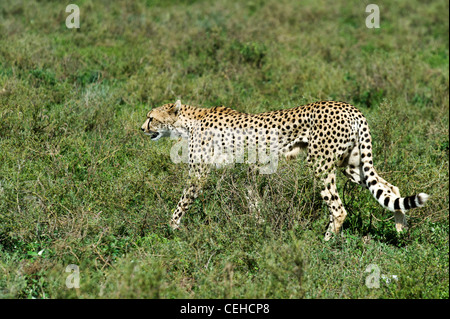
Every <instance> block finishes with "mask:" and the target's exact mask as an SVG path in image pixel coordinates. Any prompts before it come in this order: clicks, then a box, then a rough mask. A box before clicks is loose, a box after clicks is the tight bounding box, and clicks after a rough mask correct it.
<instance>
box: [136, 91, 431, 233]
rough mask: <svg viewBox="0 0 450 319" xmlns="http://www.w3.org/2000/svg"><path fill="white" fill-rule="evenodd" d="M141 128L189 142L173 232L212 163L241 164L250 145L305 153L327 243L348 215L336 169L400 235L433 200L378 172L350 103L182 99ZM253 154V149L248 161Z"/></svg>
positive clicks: (365, 132)
mask: <svg viewBox="0 0 450 319" xmlns="http://www.w3.org/2000/svg"><path fill="white" fill-rule="evenodd" d="M141 130H142V131H143V132H144V133H145V134H146V135H149V136H150V139H151V140H153V141H157V140H159V139H160V138H162V137H168V136H171V137H181V138H183V139H185V140H186V141H187V149H188V155H187V156H186V158H187V162H188V163H189V181H188V185H187V187H186V188H185V189H184V191H183V195H182V197H181V199H180V200H179V202H178V205H177V207H176V209H175V211H174V213H173V216H172V219H171V221H170V225H171V227H172V228H173V229H177V228H179V227H180V221H181V218H182V217H183V215H184V214H185V213H186V211H187V210H188V208H189V206H190V205H191V204H192V202H193V201H194V200H195V199H196V198H197V197H198V195H199V193H200V192H201V189H202V186H203V185H204V184H205V182H206V179H207V177H208V172H209V169H210V168H211V167H212V166H213V165H211V164H214V163H216V164H217V161H220V160H221V159H222V160H223V158H225V161H226V159H227V156H225V157H223V156H222V155H223V154H231V155H234V157H235V158H234V159H235V160H236V158H241V159H242V158H243V157H242V150H243V149H245V148H253V149H256V150H259V151H260V152H259V153H258V157H261V158H262V157H264V156H262V154H267V153H266V151H267V150H269V151H270V152H269V153H271V154H272V157H273V155H275V158H277V157H278V156H285V157H286V158H287V159H293V158H295V157H296V156H297V155H298V154H299V152H300V150H301V149H306V152H307V157H306V160H307V163H308V165H309V166H310V167H311V168H312V169H313V172H314V175H315V177H316V178H317V179H318V180H319V181H320V183H321V184H320V186H321V192H320V194H321V197H322V199H323V200H324V202H325V203H326V205H327V207H328V210H329V224H328V228H327V230H326V233H325V238H324V239H325V240H329V239H330V238H331V237H332V236H333V235H336V234H338V233H339V231H340V229H341V228H342V224H343V223H344V220H345V217H346V215H347V212H346V210H345V208H344V206H343V204H342V201H341V199H340V198H339V194H338V191H337V189H336V170H337V168H338V167H341V168H343V171H344V175H345V176H347V177H348V178H349V180H350V181H351V182H353V183H356V184H358V185H360V186H362V187H363V188H367V189H368V190H369V191H370V192H371V194H372V195H373V197H374V198H375V199H376V200H377V201H378V202H379V203H380V204H381V205H382V206H383V207H384V208H387V209H388V210H390V211H392V212H394V220H395V227H396V230H397V231H398V232H401V231H402V230H403V229H404V227H406V218H405V211H407V210H409V209H412V208H416V207H422V206H423V205H424V204H425V202H426V201H427V199H428V197H429V196H428V195H427V194H425V193H419V194H418V195H412V196H408V197H401V195H400V192H399V189H398V188H397V187H396V186H393V185H391V184H390V183H388V182H387V181H385V180H384V179H383V178H382V177H380V176H379V175H378V174H377V172H376V170H375V168H374V166H373V160H372V157H373V154H372V153H373V150H372V138H371V135H370V131H369V126H368V123H367V120H366V118H365V117H364V115H363V114H362V113H361V112H360V111H359V110H358V109H357V108H356V107H354V106H352V105H350V104H348V103H345V102H335V101H321V102H315V103H311V104H307V105H303V106H298V107H294V108H291V109H282V110H276V111H271V112H265V113H259V114H247V113H241V112H238V111H235V110H233V109H230V108H227V107H224V106H218V107H213V108H199V107H194V106H190V105H184V104H181V102H180V100H177V101H176V102H175V103H171V104H165V105H163V106H160V107H157V108H154V109H153V110H151V111H150V112H148V113H147V119H146V120H145V122H144V124H143V125H142V127H141ZM238 150H241V151H238ZM233 151H234V153H233ZM238 153H239V154H240V155H239V156H237V155H236V154H238ZM217 155H220V156H217ZM250 157H252V156H251V155H250V151H248V156H247V160H248V159H249V158H250ZM253 158H255V157H254V156H253ZM228 160H230V156H228ZM231 160H233V156H231ZM253 162H254V161H253Z"/></svg>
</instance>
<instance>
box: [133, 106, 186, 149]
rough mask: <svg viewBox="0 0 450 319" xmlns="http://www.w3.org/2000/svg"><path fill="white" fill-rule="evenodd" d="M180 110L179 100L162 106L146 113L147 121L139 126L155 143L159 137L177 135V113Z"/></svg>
mask: <svg viewBox="0 0 450 319" xmlns="http://www.w3.org/2000/svg"><path fill="white" fill-rule="evenodd" d="M180 108H181V102H180V100H178V101H176V102H175V103H171V104H164V105H163V106H160V107H157V108H155V109H153V110H151V111H150V112H148V113H147V119H146V120H145V122H144V124H142V126H141V130H142V132H144V134H146V135H149V136H150V139H151V140H152V141H157V140H159V139H160V138H161V137H167V136H171V135H175V136H176V135H181V134H179V129H178V128H177V121H178V119H179V116H178V112H179V110H180Z"/></svg>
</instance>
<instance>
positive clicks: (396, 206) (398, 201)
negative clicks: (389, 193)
mask: <svg viewBox="0 0 450 319" xmlns="http://www.w3.org/2000/svg"><path fill="white" fill-rule="evenodd" d="M394 209H395V210H399V209H400V198H398V197H397V198H396V199H395V201H394Z"/></svg>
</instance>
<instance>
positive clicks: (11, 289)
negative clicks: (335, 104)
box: [0, 0, 449, 298]
mask: <svg viewBox="0 0 450 319" xmlns="http://www.w3.org/2000/svg"><path fill="white" fill-rule="evenodd" d="M76 3H77V4H78V5H79V7H80V23H81V28H80V29H67V28H66V27H65V19H66V16H67V15H68V14H67V13H65V6H64V5H62V4H60V3H59V2H58V1H46V2H41V1H29V2H26V3H25V2H24V1H12V0H7V1H2V4H1V5H0V297H3V298H448V297H449V271H448V269H449V259H448V256H449V255H448V254H449V250H448V247H449V243H448V237H449V221H448V207H449V206H448V205H449V202H448V201H449V188H448V185H449V169H448V162H449V153H448V152H449V151H448V150H449V148H448V145H449V133H448V127H449V74H448V67H449V40H448V31H449V29H448V2H446V1H433V2H430V3H427V4H425V3H422V2H420V1H397V2H396V3H395V5H394V4H389V3H379V4H378V5H379V7H380V26H381V28H380V29H367V28H366V27H365V18H366V13H365V7H366V5H367V4H369V3H368V2H367V3H366V2H365V1H354V2H351V3H348V2H344V1H334V2H332V3H331V2H324V1H302V2H298V1H290V0H283V1H271V0H257V1H251V2H245V3H243V2H239V1H225V0H220V1H214V2H207V1H181V0H180V1H136V2H133V3H131V4H130V3H128V2H127V1H115V2H114V3H110V2H107V1H95V2H94V1H89V0H84V1H82V0H80V1H77V2H76ZM177 98H181V100H182V102H183V103H188V104H191V105H199V106H205V107H210V106H215V105H227V106H230V107H233V108H235V109H237V110H240V111H245V112H261V111H267V110H275V109H281V108H286V107H293V106H297V105H301V104H306V103H309V102H313V101H316V100H322V99H335V100H343V101H347V102H350V103H352V104H354V105H356V106H357V107H358V108H359V109H361V110H362V112H363V113H364V114H365V115H366V117H367V119H368V121H369V124H370V127H371V132H372V136H373V140H374V145H373V146H374V157H375V166H376V168H377V170H378V171H379V172H380V174H381V175H382V176H383V177H384V178H385V179H386V180H388V181H389V182H390V183H392V184H394V185H396V186H398V187H399V188H400V191H401V193H402V194H405V195H412V194H415V193H419V192H426V193H428V194H431V198H430V200H429V202H428V203H427V205H426V206H425V207H424V208H421V209H417V210H413V211H410V212H408V214H407V217H408V223H409V226H410V227H409V229H408V230H407V231H406V232H405V233H402V234H400V235H398V234H397V233H396V232H395V227H394V222H393V219H392V218H391V217H392V215H391V214H390V213H389V212H387V211H386V210H384V209H383V208H382V207H381V206H380V205H379V204H378V203H377V202H376V201H375V200H374V199H373V198H372V196H371V195H370V194H369V193H368V192H367V191H364V190H362V189H360V188H358V187H354V186H352V185H349V184H346V179H345V177H343V175H342V174H339V175H338V181H337V182H338V187H339V189H340V193H341V197H342V198H343V199H344V202H345V206H346V208H347V210H348V212H349V216H348V217H347V220H346V222H345V224H344V229H343V233H342V236H338V237H336V238H333V239H332V240H331V241H330V242H324V241H323V239H322V238H323V234H324V231H325V228H326V225H327V219H328V217H327V211H326V208H325V206H324V204H323V203H322V200H321V198H320V194H319V190H318V188H317V187H316V183H315V181H314V179H313V178H312V175H311V172H310V171H309V169H308V168H307V167H306V166H305V163H304V156H303V157H301V158H300V160H299V161H298V162H295V163H286V162H284V161H281V162H280V166H279V168H278V170H277V172H276V173H274V174H272V175H258V174H257V171H255V170H254V169H251V168H249V167H247V166H245V165H236V167H231V168H230V167H229V168H224V169H221V170H218V171H214V172H213V173H212V175H211V178H210V180H209V182H208V184H207V185H206V187H205V189H204V191H203V194H202V196H201V197H200V198H199V199H198V200H196V201H195V203H194V205H193V207H192V208H191V209H190V212H189V214H187V215H186V217H185V218H184V219H183V227H182V228H181V229H180V230H178V231H172V230H171V229H170V228H169V227H168V221H169V218H170V215H171V213H172V212H173V210H174V209H175V207H176V203H177V202H178V200H179V198H180V196H181V193H182V190H183V187H184V185H185V180H186V177H187V167H186V165H185V164H174V163H172V161H171V160H170V155H169V154H170V152H169V151H170V147H171V145H172V144H173V141H170V140H161V141H158V142H156V143H153V142H151V141H149V139H148V138H146V137H145V136H143V135H141V132H140V131H139V127H140V125H141V124H142V122H143V121H144V119H145V114H146V113H147V111H148V110H149V109H151V108H152V107H155V106H159V105H161V104H163V103H167V102H173V101H175V100H176V99H177ZM255 207H256V208H255ZM255 209H256V210H257V211H255ZM256 215H259V217H260V218H257V217H256ZM262 220H263V221H262ZM69 264H76V265H78V266H79V269H80V288H79V289H68V288H66V285H65V282H66V278H67V276H68V275H69V273H67V272H66V271H65V269H66V267H67V266H68V265H69ZM371 264H374V265H377V267H378V268H379V269H380V272H381V274H383V275H385V276H392V275H395V276H397V278H398V280H397V281H394V280H392V281H391V282H390V283H389V284H387V283H386V282H385V281H384V280H383V279H380V288H373V289H369V288H368V287H367V286H366V285H365V281H366V278H367V276H369V275H370V274H369V273H367V272H365V270H366V268H367V267H368V266H369V265H371Z"/></svg>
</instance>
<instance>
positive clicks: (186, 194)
mask: <svg viewBox="0 0 450 319" xmlns="http://www.w3.org/2000/svg"><path fill="white" fill-rule="evenodd" d="M189 175H190V178H189V185H188V186H187V187H186V188H185V189H184V191H183V196H181V199H180V200H179V202H178V204H177V208H176V209H175V211H174V213H173V215H172V219H171V220H170V226H171V227H172V229H177V228H179V227H180V222H181V218H182V217H183V216H184V214H185V213H186V212H187V210H188V209H189V207H190V206H191V204H192V203H193V202H194V200H195V199H196V198H197V197H198V195H199V194H200V192H201V190H202V188H203V185H204V184H205V182H206V176H207V169H206V167H205V166H204V165H201V164H190V165H189Z"/></svg>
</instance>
